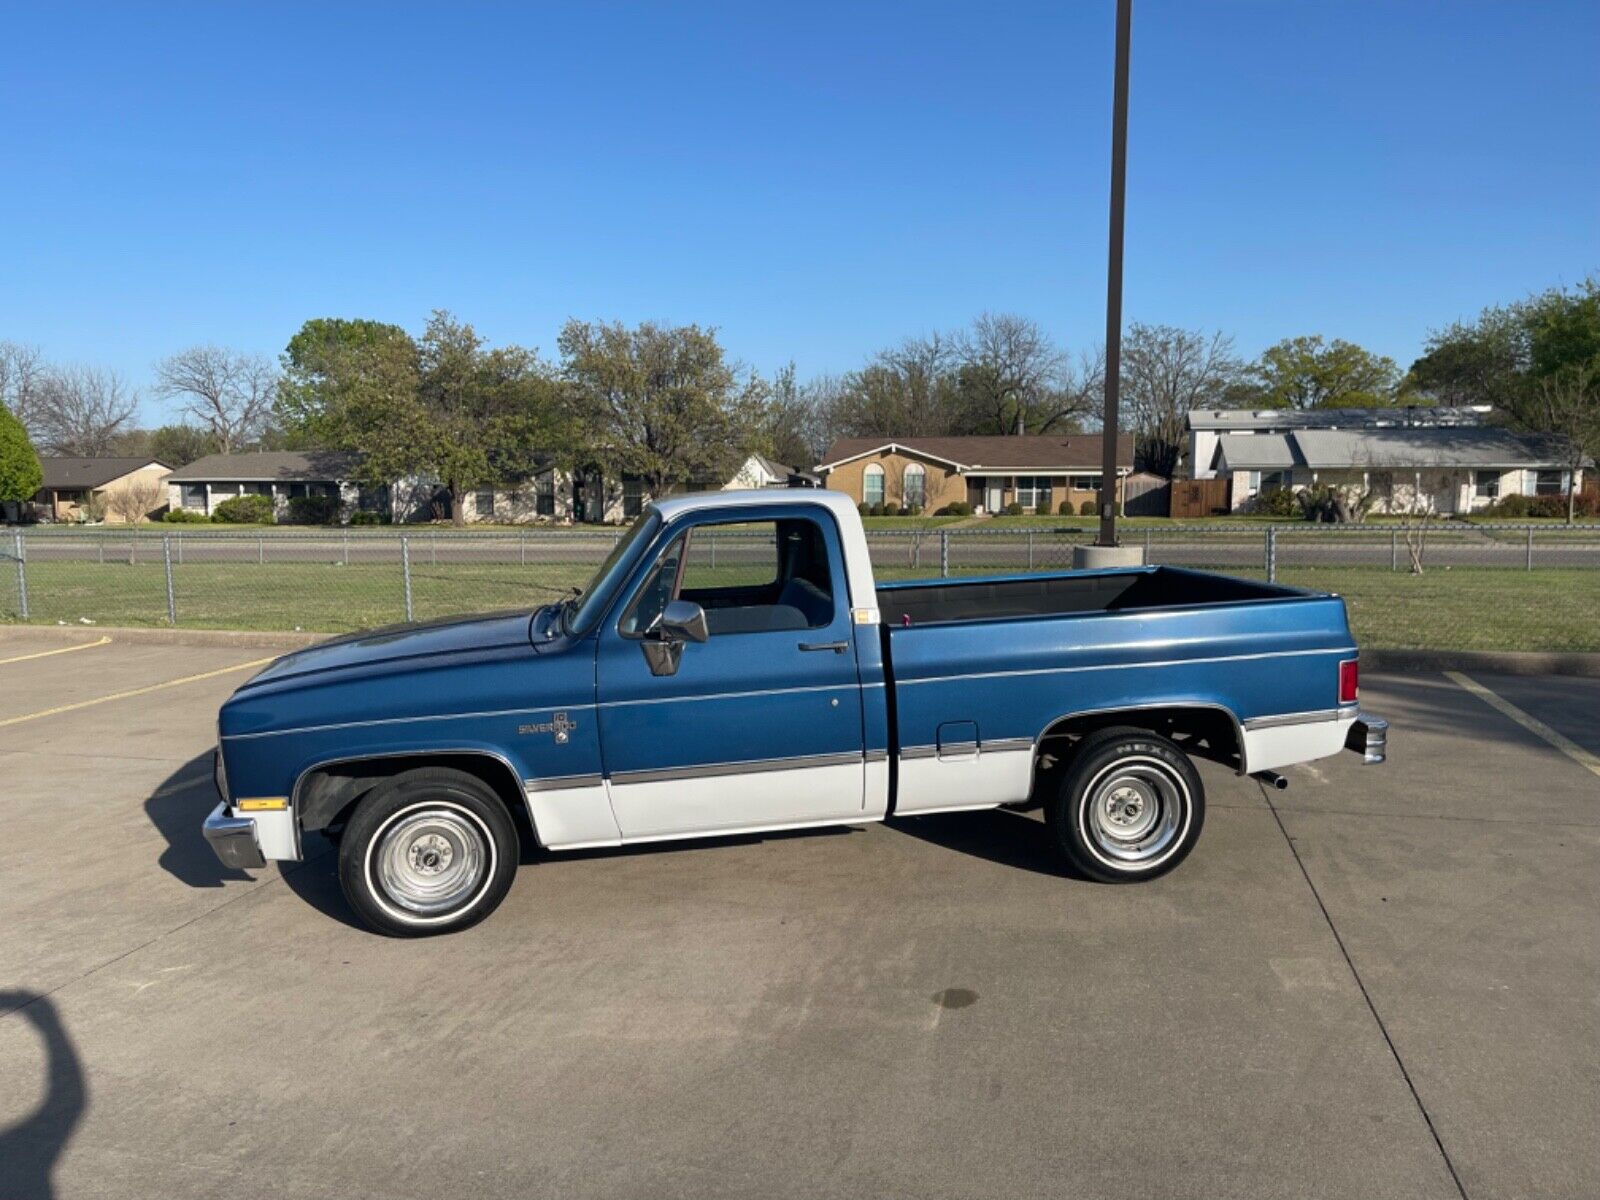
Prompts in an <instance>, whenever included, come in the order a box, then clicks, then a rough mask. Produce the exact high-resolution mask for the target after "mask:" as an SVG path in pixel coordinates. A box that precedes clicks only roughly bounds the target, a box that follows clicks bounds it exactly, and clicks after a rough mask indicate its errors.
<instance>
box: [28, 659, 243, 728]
mask: <svg viewBox="0 0 1600 1200" xmlns="http://www.w3.org/2000/svg"><path fill="white" fill-rule="evenodd" d="M272 661H274V660H273V659H270V658H258V659H255V660H254V661H253V662H246V663H240V664H239V665H238V666H235V667H220V668H218V669H217V670H215V671H203V672H201V673H200V674H199V675H185V676H184V677H183V678H182V679H169V680H167V681H166V682H165V683H152V684H151V685H150V686H149V687H142V688H133V689H131V690H129V691H126V692H112V693H111V695H109V696H96V697H95V698H94V699H93V700H79V701H78V702H77V703H76V704H59V705H57V706H56V707H55V708H45V709H40V710H39V711H38V712H31V713H27V714H25V715H23V716H20V717H7V718H6V719H5V720H3V721H0V729H4V728H5V727H6V726H7V725H21V724H22V723H23V722H24V721H37V720H38V719H39V718H40V717H55V716H59V715H60V714H62V713H69V712H76V711H77V710H78V709H80V708H89V707H90V706H91V705H95V704H109V703H111V701H113V700H127V699H128V698H130V697H132V696H147V695H149V694H150V693H151V692H159V691H160V690H161V689H162V688H169V687H178V686H179V685H180V684H185V683H199V682H200V681H201V680H202V679H215V678H216V677H217V676H218V675H227V674H228V673H230V672H232V671H247V670H249V669H250V668H251V667H264V666H266V665H267V664H268V663H269V662H272Z"/></svg>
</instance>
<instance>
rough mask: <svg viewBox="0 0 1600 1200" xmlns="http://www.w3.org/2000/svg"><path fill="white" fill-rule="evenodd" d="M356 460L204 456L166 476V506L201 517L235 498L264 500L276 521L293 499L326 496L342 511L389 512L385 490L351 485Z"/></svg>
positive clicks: (267, 454)
mask: <svg viewBox="0 0 1600 1200" xmlns="http://www.w3.org/2000/svg"><path fill="white" fill-rule="evenodd" d="M360 461H361V460H360V456H359V455H357V454H351V453H348V452H344V451H338V450H262V451H256V452H254V453H249V454H208V455H206V456H205V457H204V458H199V459H196V460H195V461H194V462H192V463H190V464H189V465H188V466H186V467H179V468H178V469H177V470H176V471H173V472H172V473H171V474H170V475H168V476H167V503H168V506H169V507H171V508H172V509H173V510H174V511H176V510H178V509H183V510H186V511H188V512H197V513H204V514H206V515H207V516H209V515H211V514H212V513H214V512H216V511H217V505H219V504H221V503H222V502H223V501H224V500H231V499H233V498H234V497H235V496H270V497H272V501H273V508H274V509H275V511H276V512H277V513H278V515H279V516H280V517H281V516H283V515H284V514H285V513H286V512H287V511H288V507H289V501H290V500H291V499H294V498H295V497H298V496H331V497H335V498H337V499H338V500H339V502H340V503H341V505H342V506H344V508H345V509H346V510H347V511H354V510H356V509H362V510H366V511H371V512H387V511H388V510H389V504H390V498H389V489H388V488H386V487H380V488H367V487H363V486H361V485H360V484H358V483H357V482H356V478H355V476H356V470H357V467H358V466H359V464H360Z"/></svg>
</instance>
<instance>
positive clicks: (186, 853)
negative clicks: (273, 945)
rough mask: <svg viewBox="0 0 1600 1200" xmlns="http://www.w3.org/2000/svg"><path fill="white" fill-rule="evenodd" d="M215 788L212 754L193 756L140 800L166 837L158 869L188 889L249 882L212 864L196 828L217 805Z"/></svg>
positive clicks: (213, 857) (214, 858)
mask: <svg viewBox="0 0 1600 1200" xmlns="http://www.w3.org/2000/svg"><path fill="white" fill-rule="evenodd" d="M218 799H219V797H218V796H217V788H216V784H215V783H214V782H213V781H212V777H211V754H210V752H209V751H207V752H206V753H205V754H200V755H196V756H195V757H194V758H191V759H190V760H189V761H188V762H186V763H184V764H183V766H181V767H179V768H178V769H177V770H176V771H174V772H172V774H171V775H168V776H167V778H166V779H164V780H163V781H162V782H161V785H160V786H159V787H157V788H156V789H155V791H153V792H151V793H150V795H149V797H148V798H147V799H146V800H145V802H144V812H145V816H147V817H149V818H150V824H152V825H154V826H155V827H156V830H157V832H159V833H160V834H161V836H162V837H164V838H166V840H167V845H166V848H165V849H164V850H162V852H161V857H160V859H159V860H158V865H159V866H160V867H161V869H162V870H163V871H165V872H166V873H167V874H169V875H171V876H172V877H173V878H175V879H178V880H181V881H182V882H183V883H184V884H186V885H187V886H189V887H192V888H218V887H221V886H222V885H223V884H225V883H233V882H242V883H248V882H249V880H250V876H248V875H246V874H245V873H244V872H243V871H239V870H236V869H234V868H232V867H225V866H223V865H222V864H221V863H220V862H218V861H217V856H216V855H215V854H214V853H212V850H211V847H210V846H209V845H208V844H207V843H206V839H205V834H203V833H201V832H200V825H201V823H202V822H203V821H204V820H205V819H206V815H207V814H208V813H209V812H210V811H211V810H212V809H213V808H215V807H216V805H217V801H218Z"/></svg>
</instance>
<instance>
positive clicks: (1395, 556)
mask: <svg viewBox="0 0 1600 1200" xmlns="http://www.w3.org/2000/svg"><path fill="white" fill-rule="evenodd" d="M1399 569H1400V531H1399V530H1398V529H1396V528H1394V527H1393V526H1391V527H1390V529H1389V570H1391V571H1398V570H1399Z"/></svg>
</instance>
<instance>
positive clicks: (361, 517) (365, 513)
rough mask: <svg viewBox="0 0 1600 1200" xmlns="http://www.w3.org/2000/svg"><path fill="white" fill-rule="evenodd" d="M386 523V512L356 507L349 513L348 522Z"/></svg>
mask: <svg viewBox="0 0 1600 1200" xmlns="http://www.w3.org/2000/svg"><path fill="white" fill-rule="evenodd" d="M388 523H389V517H388V514H387V513H381V512H373V511H372V510H371V509H367V508H362V509H357V510H356V511H355V512H353V513H351V514H350V524H352V525H387V524H388Z"/></svg>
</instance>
